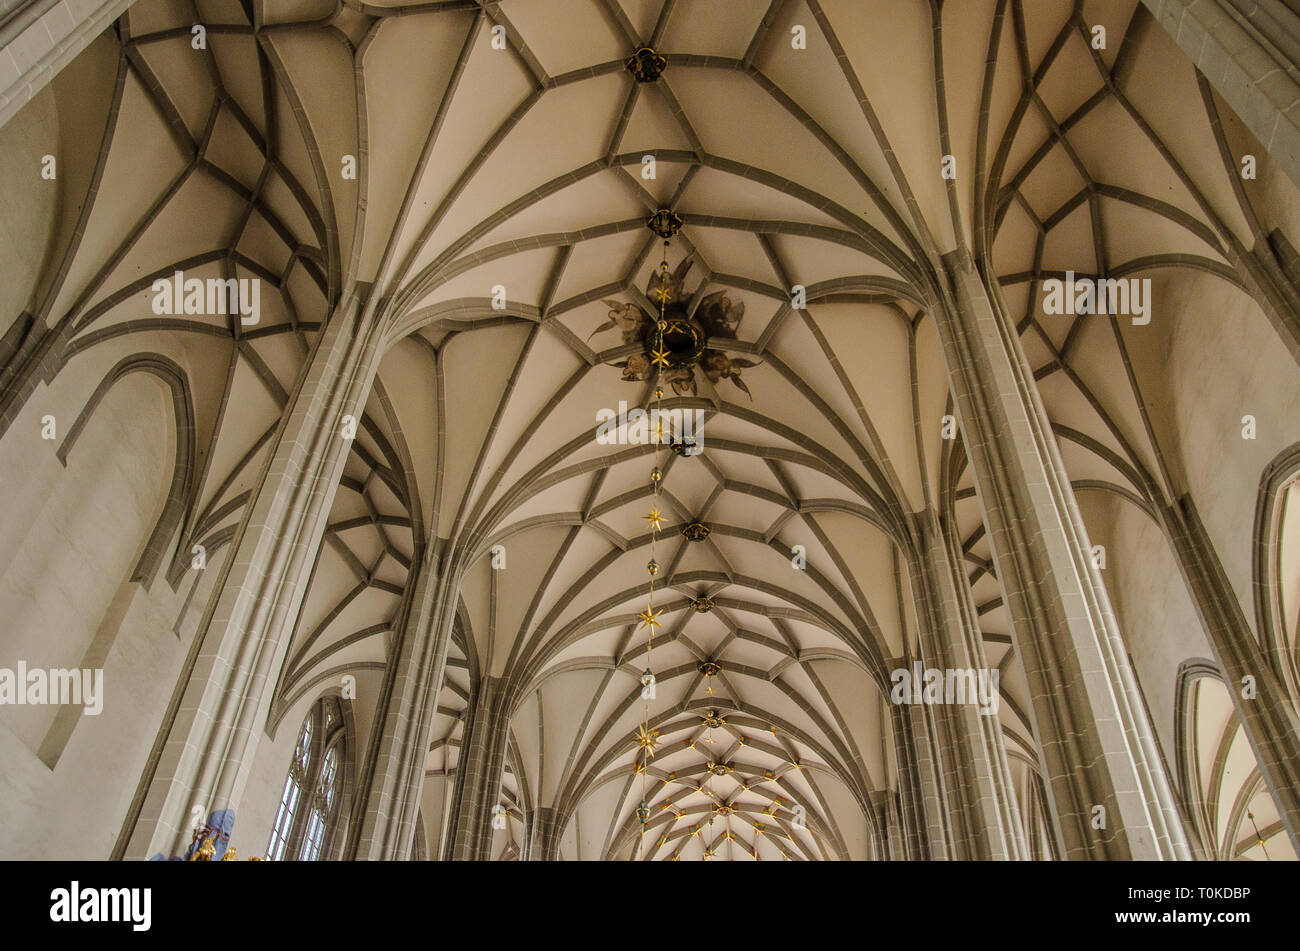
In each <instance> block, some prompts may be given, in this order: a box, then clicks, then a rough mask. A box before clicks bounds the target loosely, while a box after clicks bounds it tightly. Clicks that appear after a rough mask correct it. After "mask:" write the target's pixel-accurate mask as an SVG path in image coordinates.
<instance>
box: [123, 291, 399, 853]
mask: <svg viewBox="0 0 1300 951" xmlns="http://www.w3.org/2000/svg"><path fill="white" fill-rule="evenodd" d="M369 315H370V311H369V310H368V309H367V310H364V311H363V309H362V306H361V302H360V301H359V300H358V298H357V296H356V294H355V292H354V291H351V290H349V292H348V293H346V294H345V295H344V300H343V302H342V303H340V304H339V306H338V308H337V309H336V310H335V312H334V314H333V315H332V316H331V317H330V319H329V321H328V323H327V325H326V328H325V329H324V331H323V332H322V333H321V335H320V337H319V338H318V339H317V341H316V344H315V347H314V349H313V351H312V353H311V355H310V357H309V360H308V365H307V368H306V372H305V373H304V374H303V376H302V377H301V379H300V380H299V382H298V385H297V387H296V388H295V390H294V394H293V396H292V398H291V400H290V402H289V405H288V407H287V409H286V413H285V415H284V417H283V419H282V421H281V423H280V428H279V430H278V431H277V433H276V435H275V440H274V444H273V446H274V448H273V449H272V455H271V458H270V461H269V465H268V467H267V469H266V471H265V472H264V474H263V476H262V480H261V483H260V484H259V485H258V487H257V489H256V490H255V493H254V496H253V498H252V499H251V500H250V502H249V504H248V508H247V510H246V512H245V515H244V520H243V522H242V523H241V524H240V527H239V531H238V533H237V534H236V536H235V539H234V541H233V542H232V551H231V554H230V557H229V558H228V559H227V560H226V562H225V563H224V565H223V567H222V568H221V577H220V578H219V579H218V581H217V584H216V586H215V590H214V594H213V596H212V599H211V600H210V602H209V604H208V608H207V611H206V613H205V615H204V618H203V621H202V623H201V624H200V626H199V633H198V635H197V636H196V637H195V639H194V647H193V648H192V649H191V651H190V655H189V657H188V658H187V659H186V662H185V665H184V667H183V668H182V670H181V675H180V677H179V680H178V683H177V687H176V690H175V692H174V693H173V695H172V700H171V703H170V705H169V707H168V709H167V712H166V714H165V716H164V718H163V723H162V726H161V728H160V730H159V734H158V738H157V740H156V742H155V744H154V749H153V752H152V753H151V754H150V757H149V760H148V762H147V764H146V766H145V770H144V774H143V776H142V777H141V780H140V785H139V787H138V789H137V792H136V796H135V799H134V801H133V802H132V804H131V808H130V810H129V812H128V814H127V816H126V819H125V821H124V823H123V825H122V830H121V833H120V834H119V836H118V842H117V845H116V847H115V848H114V851H113V857H114V858H133V859H141V858H148V857H149V856H152V855H154V854H155V853H159V852H161V853H162V854H163V855H164V856H171V855H177V854H180V852H182V851H183V850H184V848H185V846H186V845H188V839H189V835H190V831H191V825H192V819H191V810H192V808H193V807H194V806H198V807H200V810H201V814H202V815H203V816H204V817H206V816H208V815H209V814H210V813H211V812H213V811H214V810H217V809H223V808H230V809H234V810H236V814H238V806H239V800H240V797H241V795H242V794H243V790H244V786H245V784H246V782H247V779H248V773H249V770H250V769H251V768H252V765H253V758H254V755H255V753H256V751H257V744H258V739H259V737H260V736H261V733H262V727H263V725H264V724H265V722H266V716H267V711H268V709H269V707H270V704H271V700H272V693H273V692H274V686H275V681H276V676H277V674H278V673H279V671H280V667H281V665H282V663H283V660H284V654H285V651H286V650H287V649H288V646H289V641H290V639H291V637H292V634H293V622H294V618H295V617H297V614H298V608H299V606H300V605H301V603H302V599H303V596H304V594H305V593H306V585H307V580H308V578H310V575H311V567H312V564H313V562H314V561H315V558H316V556H317V553H318V550H319V547H320V542H321V537H322V535H323V534H324V530H325V525H326V521H327V518H328V515H329V510H330V506H331V504H332V502H333V499H334V492H335V490H336V489H337V487H338V483H339V478H340V476H341V475H342V472H343V465H344V462H345V461H346V458H347V453H348V441H347V440H346V439H345V438H344V437H343V435H342V432H343V426H342V419H343V417H344V416H345V415H353V416H354V417H358V418H359V416H360V414H361V412H362V408H363V407H364V406H365V400H366V396H367V394H368V393H369V389H370V384H371V381H372V380H373V378H374V373H375V370H376V368H377V364H378V361H377V356H376V346H375V342H376V339H377V335H376V334H375V333H374V332H373V327H372V325H371V324H370V323H369V322H368V317H369Z"/></svg>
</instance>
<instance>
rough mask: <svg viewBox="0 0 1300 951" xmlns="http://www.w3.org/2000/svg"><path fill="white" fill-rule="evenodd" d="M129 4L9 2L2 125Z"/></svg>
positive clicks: (0, 68)
mask: <svg viewBox="0 0 1300 951" xmlns="http://www.w3.org/2000/svg"><path fill="white" fill-rule="evenodd" d="M130 5H131V0H28V2H26V3H23V2H19V3H13V4H11V3H8V2H5V3H4V4H3V5H2V6H3V7H12V9H6V10H5V12H4V13H3V14H0V19H3V21H4V23H3V25H0V126H2V125H4V124H5V123H6V122H8V121H9V120H10V119H11V118H13V116H14V114H15V113H16V112H18V110H19V109H21V108H22V107H23V106H25V105H27V103H28V102H29V101H31V98H32V97H33V96H35V95H36V94H37V93H38V92H40V91H41V90H42V89H44V88H45V86H46V85H48V84H49V82H50V80H52V79H53V78H54V77H55V76H57V75H58V73H59V70H61V69H63V67H64V66H66V65H68V63H70V62H72V60H73V58H74V57H75V56H76V55H77V54H78V53H80V52H81V51H82V50H83V49H85V48H86V47H87V46H88V45H89V44H90V42H91V41H92V40H94V39H95V38H96V37H97V36H99V34H101V33H103V32H104V31H105V30H107V29H108V28H109V26H110V25H111V24H112V22H113V21H114V20H116V19H117V18H118V17H119V16H121V15H122V14H123V13H124V12H126V8H127V7H129V6H130Z"/></svg>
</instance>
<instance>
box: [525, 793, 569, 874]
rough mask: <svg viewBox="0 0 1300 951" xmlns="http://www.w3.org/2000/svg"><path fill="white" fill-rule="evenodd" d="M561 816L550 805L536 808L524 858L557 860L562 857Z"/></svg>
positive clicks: (531, 860) (536, 860)
mask: <svg viewBox="0 0 1300 951" xmlns="http://www.w3.org/2000/svg"><path fill="white" fill-rule="evenodd" d="M559 823H560V817H559V816H558V815H557V814H556V812H555V810H554V809H553V808H551V807H550V806H541V807H539V808H538V809H536V810H534V812H533V816H532V823H531V825H530V826H529V829H528V849H527V851H526V852H525V853H524V858H525V859H526V860H527V861H529V862H555V861H558V860H559V858H560V831H561V830H560V824H559Z"/></svg>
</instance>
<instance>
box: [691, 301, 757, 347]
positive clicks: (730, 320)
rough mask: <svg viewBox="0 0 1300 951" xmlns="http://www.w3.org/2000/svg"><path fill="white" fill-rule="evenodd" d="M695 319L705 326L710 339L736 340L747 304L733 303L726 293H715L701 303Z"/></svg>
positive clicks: (742, 302)
mask: <svg viewBox="0 0 1300 951" xmlns="http://www.w3.org/2000/svg"><path fill="white" fill-rule="evenodd" d="M695 319H696V320H698V321H699V322H700V323H701V324H702V325H703V327H704V329H705V331H706V332H707V333H708V335H709V336H710V337H726V338H728V339H731V340H734V339H736V331H737V330H738V329H739V328H740V322H741V321H742V320H744V319H745V302H744V301H743V300H742V301H734V302H733V301H732V299H731V298H730V297H728V296H727V292H726V291H714V292H713V293H712V294H710V295H709V296H708V297H705V298H704V299H703V300H701V301H700V306H699V308H698V309H697V310H696V311H695Z"/></svg>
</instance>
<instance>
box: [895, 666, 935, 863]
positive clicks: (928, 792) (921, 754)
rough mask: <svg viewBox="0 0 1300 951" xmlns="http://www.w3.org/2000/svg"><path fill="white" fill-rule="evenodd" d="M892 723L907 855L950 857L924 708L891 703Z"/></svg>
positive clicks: (925, 857)
mask: <svg viewBox="0 0 1300 951" xmlns="http://www.w3.org/2000/svg"><path fill="white" fill-rule="evenodd" d="M909 664H910V661H909V660H908V659H906V658H904V659H901V660H898V661H895V662H892V663H891V669H893V668H897V667H904V666H908V665H909ZM889 725H890V731H891V733H892V734H893V739H894V753H895V760H896V767H897V770H898V792H899V801H900V803H901V805H902V816H901V823H900V825H901V828H902V830H903V833H904V846H905V849H906V856H907V858H909V859H913V860H926V859H946V858H949V857H950V853H949V847H948V839H949V836H948V831H947V823H946V821H945V819H946V816H945V814H944V805H943V798H942V796H941V795H940V784H939V776H938V773H937V767H936V765H935V761H934V754H933V745H932V743H931V742H930V733H929V729H928V727H927V725H926V722H925V711H924V709H923V708H920V707H916V706H905V705H895V704H892V703H891V704H889Z"/></svg>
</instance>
